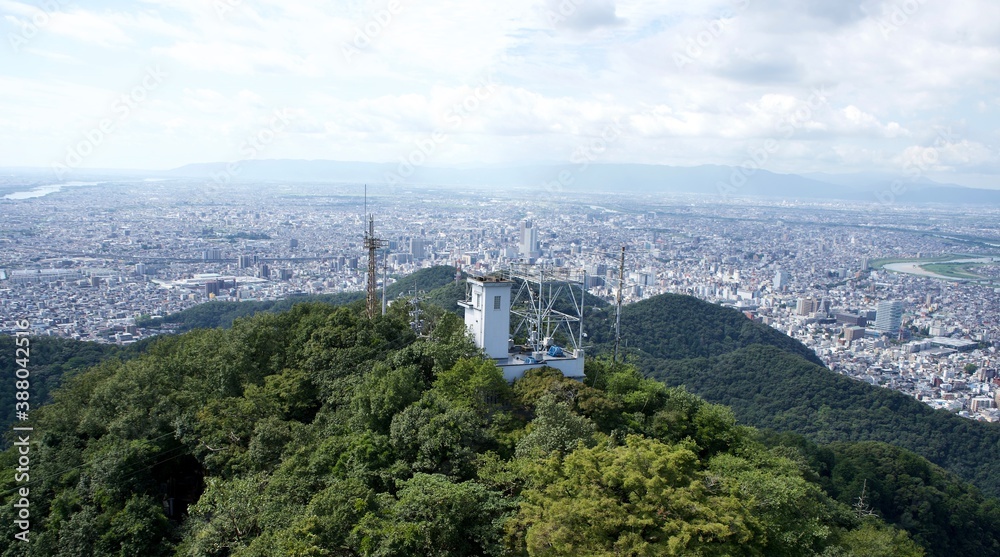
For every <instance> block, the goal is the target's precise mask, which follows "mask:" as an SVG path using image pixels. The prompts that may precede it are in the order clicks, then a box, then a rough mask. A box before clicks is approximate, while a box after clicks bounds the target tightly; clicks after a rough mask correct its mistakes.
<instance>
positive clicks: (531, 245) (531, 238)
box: [518, 219, 539, 258]
mask: <svg viewBox="0 0 1000 557" xmlns="http://www.w3.org/2000/svg"><path fill="white" fill-rule="evenodd" d="M520 229H521V243H520V245H519V246H518V247H519V251H520V252H521V257H528V258H530V257H538V255H539V253H538V229H537V228H535V224H534V223H533V222H531V221H530V220H527V219H525V220H523V221H521V226H520Z"/></svg>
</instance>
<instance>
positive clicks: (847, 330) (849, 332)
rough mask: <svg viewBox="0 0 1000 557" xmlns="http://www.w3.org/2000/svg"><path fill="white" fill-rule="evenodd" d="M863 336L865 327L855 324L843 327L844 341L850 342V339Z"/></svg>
mask: <svg viewBox="0 0 1000 557" xmlns="http://www.w3.org/2000/svg"><path fill="white" fill-rule="evenodd" d="M864 337H865V329H864V328H863V327H858V326H855V325H852V326H848V327H844V341H845V342H847V344H850V343H851V342H852V341H854V340H857V339H859V338H864Z"/></svg>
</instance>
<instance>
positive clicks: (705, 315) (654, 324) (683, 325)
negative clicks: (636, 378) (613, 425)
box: [588, 294, 823, 366]
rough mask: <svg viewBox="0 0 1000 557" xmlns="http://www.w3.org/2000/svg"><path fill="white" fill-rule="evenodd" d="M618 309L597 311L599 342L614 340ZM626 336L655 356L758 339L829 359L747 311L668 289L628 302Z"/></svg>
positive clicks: (699, 352) (724, 349) (593, 325)
mask: <svg viewBox="0 0 1000 557" xmlns="http://www.w3.org/2000/svg"><path fill="white" fill-rule="evenodd" d="M613 323H614V308H613V307H609V308H606V309H605V310H604V311H602V312H599V313H597V314H595V315H593V316H591V318H590V320H589V326H588V331H589V335H590V340H591V341H592V342H594V343H595V344H599V345H604V346H608V345H610V344H611V343H612V342H613V341H614V329H613V328H612V326H611V325H612V324H613ZM621 329H622V338H623V339H624V341H626V342H628V346H629V347H630V348H634V349H636V350H638V351H641V353H643V354H645V355H647V356H651V357H654V358H662V359H669V360H681V359H685V358H700V357H709V356H719V355H722V354H727V353H729V352H732V351H734V350H737V349H739V348H745V347H747V346H750V345H753V344H764V345H768V346H774V347H776V348H778V349H780V350H782V351H784V352H788V353H790V354H795V355H798V356H801V357H802V358H805V359H806V360H808V361H810V362H812V363H814V364H816V365H820V366H822V365H823V362H822V361H821V360H820V359H819V358H818V357H817V356H816V353H815V352H813V351H812V350H810V349H809V348H807V347H806V346H804V345H803V344H802V343H801V342H799V341H797V340H795V339H793V338H791V337H789V336H788V335H785V334H783V333H781V332H780V331H777V330H775V329H774V328H773V327H769V326H767V325H763V324H761V323H757V322H755V321H752V320H750V319H747V317H746V316H745V315H743V314H742V313H741V312H739V311H736V310H733V309H730V308H726V307H722V306H719V305H716V304H711V303H708V302H705V301H702V300H699V299H698V298H695V297H693V296H683V295H679V294H662V295H660V296H655V297H653V298H649V299H647V300H643V301H641V302H636V303H633V304H628V305H626V306H623V307H622V321H621Z"/></svg>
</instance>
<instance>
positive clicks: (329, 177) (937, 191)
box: [0, 159, 1000, 205]
mask: <svg viewBox="0 0 1000 557" xmlns="http://www.w3.org/2000/svg"><path fill="white" fill-rule="evenodd" d="M2 172H11V173H12V174H11V177H12V176H13V175H18V176H23V177H25V178H29V179H32V180H33V181H34V182H36V183H37V181H38V180H40V179H42V178H44V179H45V180H43V181H46V183H52V182H50V181H47V180H51V178H52V176H51V172H48V171H45V169H25V168H18V169H0V173H2ZM130 177H141V178H161V179H162V178H167V179H169V178H178V179H197V180H203V181H206V182H215V183H218V184H228V183H237V182H239V183H248V182H286V183H287V182H297V183H367V184H371V185H382V186H385V185H388V186H389V187H396V186H398V187H409V186H414V185H423V186H438V187H468V188H508V189H515V190H529V191H539V192H542V193H548V194H551V195H559V194H573V193H598V192H628V193H638V194H701V195H709V196H717V197H720V198H723V199H729V198H736V197H768V198H777V199H786V200H803V201H806V200H818V199H829V200H846V201H857V202H864V203H881V204H892V203H896V202H899V203H904V204H905V203H957V204H968V203H973V204H979V205H981V204H1000V189H996V190H991V189H977V188H969V187H965V186H959V185H956V184H945V183H940V182H935V181H933V180H930V179H927V178H924V177H919V178H916V179H912V178H908V177H904V176H894V175H892V174H883V173H871V172H858V173H847V174H828V173H808V174H778V173H775V172H771V171H768V170H763V169H753V168H743V167H736V166H718V165H701V166H664V165H648V164H533V165H479V166H473V167H462V168H445V167H435V166H414V165H408V164H401V163H370V162H348V161H334V160H288V159H281V160H245V161H237V162H228V163H227V162H216V163H199V164H188V165H185V166H181V167H179V168H174V169H171V170H166V171H144V170H80V171H74V172H72V173H71V174H70V175H69V176H66V179H72V180H100V179H108V180H121V179H124V178H130ZM5 182H8V183H9V182H10V180H9V178H8V180H6V181H5ZM998 186H1000V184H998Z"/></svg>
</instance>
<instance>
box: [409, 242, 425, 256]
mask: <svg viewBox="0 0 1000 557" xmlns="http://www.w3.org/2000/svg"><path fill="white" fill-rule="evenodd" d="M426 246H427V242H425V241H424V240H422V239H420V238H410V255H412V256H413V259H414V260H420V259H423V258H424V257H427V256H426V254H425V251H424V248H425V247H426Z"/></svg>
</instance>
